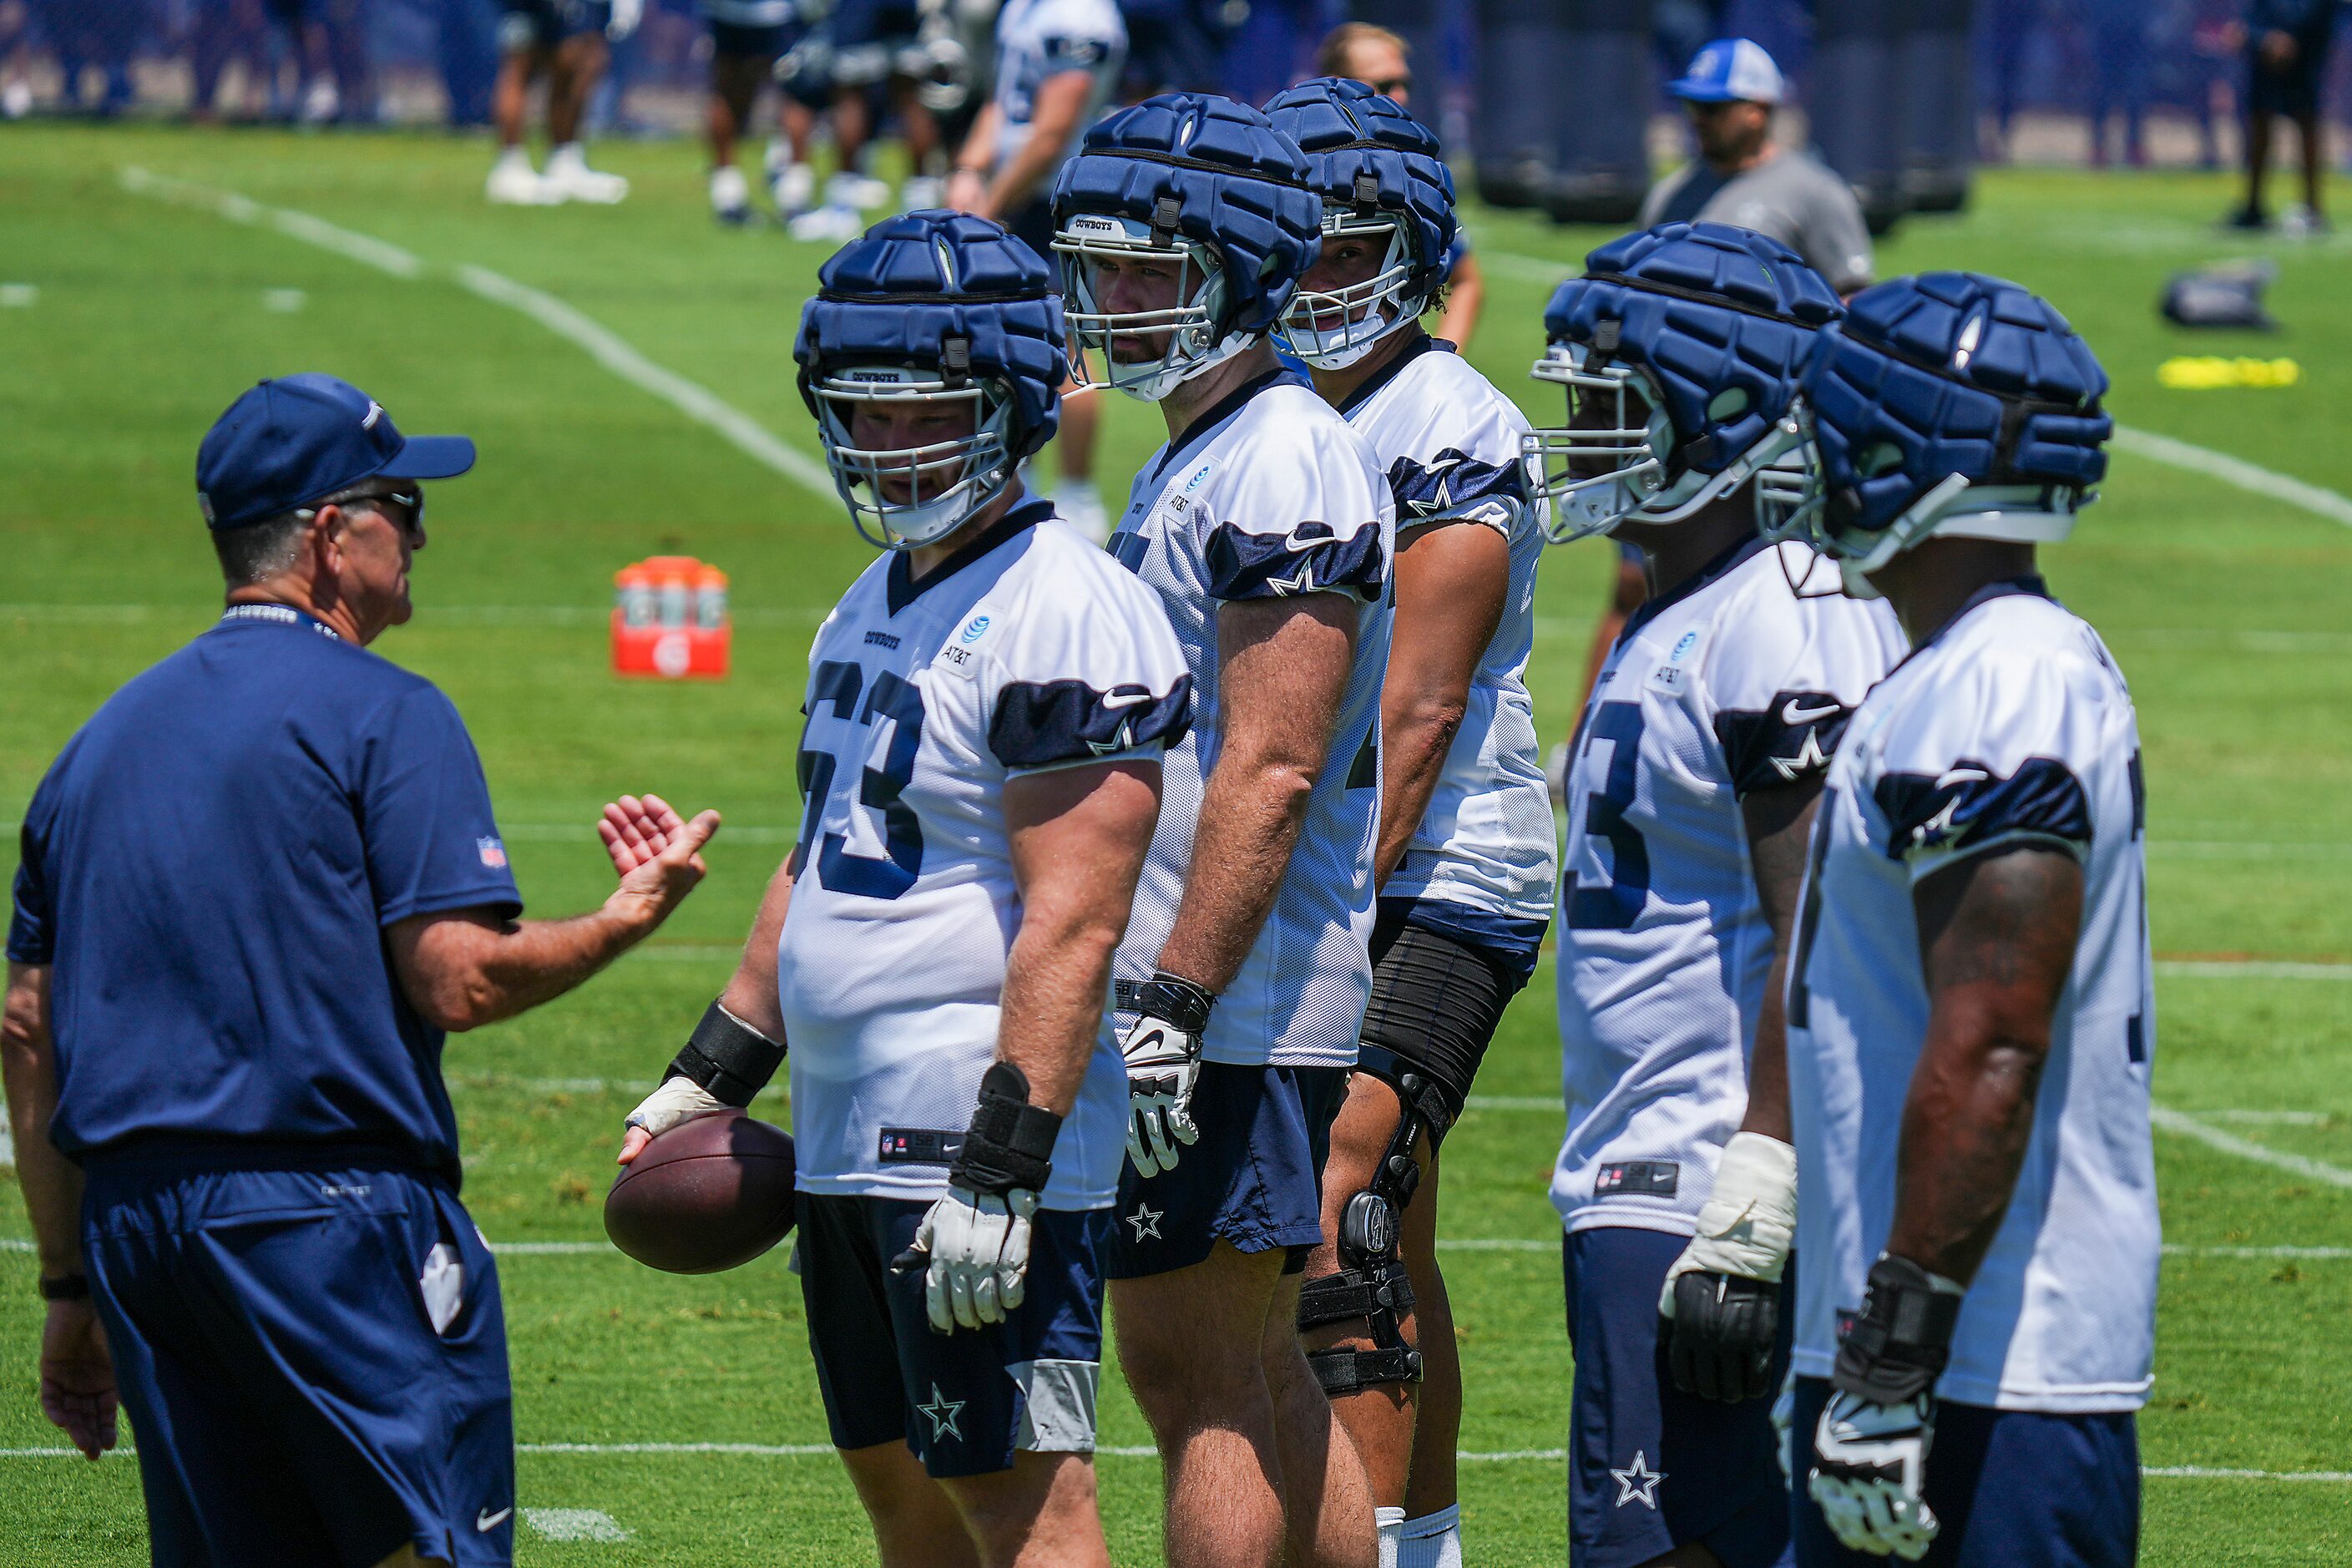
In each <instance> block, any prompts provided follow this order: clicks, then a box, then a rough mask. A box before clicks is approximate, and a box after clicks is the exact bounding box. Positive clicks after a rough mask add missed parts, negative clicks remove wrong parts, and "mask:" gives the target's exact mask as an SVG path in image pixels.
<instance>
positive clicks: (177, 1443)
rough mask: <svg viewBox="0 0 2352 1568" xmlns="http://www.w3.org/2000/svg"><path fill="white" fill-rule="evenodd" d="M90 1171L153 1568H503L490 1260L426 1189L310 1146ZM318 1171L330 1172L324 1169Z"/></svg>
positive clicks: (437, 1188) (498, 1355)
mask: <svg viewBox="0 0 2352 1568" xmlns="http://www.w3.org/2000/svg"><path fill="white" fill-rule="evenodd" d="M219 1159H220V1161H222V1162H226V1161H228V1160H232V1159H233V1160H236V1161H237V1162H239V1163H240V1164H249V1163H269V1164H272V1165H282V1164H298V1163H299V1164H301V1165H303V1166H304V1168H298V1169H268V1170H253V1169H205V1168H202V1167H201V1166H200V1165H197V1164H196V1163H194V1162H193V1161H189V1160H179V1161H166V1160H164V1159H162V1158H160V1157H158V1158H153V1159H148V1158H135V1159H134V1158H126V1157H122V1156H114V1157H110V1158H101V1159H94V1160H92V1161H90V1162H89V1185H88V1195H87V1197H86V1199H85V1201H84V1205H83V1211H82V1215H83V1219H82V1245H83V1249H84V1253H85V1256H86V1258H87V1260H88V1267H89V1279H90V1288H91V1293H92V1295H93V1296H94V1297H95V1299H96V1300H97V1303H98V1308H99V1312H100V1317H101V1318H102V1319H103V1321H105V1324H106V1333H107V1340H108V1342H109V1344H110V1345H111V1346H112V1348H113V1352H114V1371H115V1378H116V1382H117V1384H118V1386H119V1387H120V1389H121V1395H122V1404H123V1408H124V1409H125V1410H126V1411H127V1412H128V1413H129V1415H130V1417H131V1426H133V1427H134V1428H135V1429H136V1431H137V1434H138V1439H139V1475H140V1479H141V1482H142V1485H143V1486H144V1488H145V1490H146V1495H147V1528H148V1533H149V1535H150V1537H151V1538H152V1542H153V1553H154V1562H155V1563H156V1564H157V1568H182V1565H185V1568H216V1565H217V1564H222V1563H236V1564H237V1565H238V1568H277V1565H278V1564H283V1565H284V1568H321V1565H332V1564H341V1565H342V1568H374V1564H376V1563H381V1562H382V1561H383V1559H384V1558H386V1557H388V1556H390V1555H391V1554H392V1553H393V1552H396V1551H398V1550H400V1549H401V1547H403V1546H404V1545H406V1544H409V1543H411V1542H414V1543H415V1547H416V1550H417V1552H419V1553H420V1554H422V1555H423V1556H425V1557H428V1558H435V1559H438V1560H439V1561H441V1562H445V1563H459V1564H463V1565H465V1568H487V1565H492V1564H495V1565H498V1568H504V1565H505V1564H507V1563H510V1562H512V1561H513V1552H514V1500H515V1490H514V1419H513V1405H512V1396H511V1394H510V1393H509V1385H508V1381H507V1340H506V1320H505V1316H504V1314H503V1312H502V1311H501V1310H500V1309H499V1283H498V1269H497V1267H496V1266H495V1265H494V1264H493V1263H492V1262H491V1260H490V1252H489V1248H488V1247H486V1246H484V1245H483V1242H482V1238H481V1236H480V1234H479V1233H478V1232H477V1231H476V1230H475V1228H474V1222H473V1221H472V1220H471V1219H469V1218H467V1215H466V1211H465V1209H464V1208H463V1207H462V1206H460V1205H459V1204H458V1202H457V1194H456V1193H455V1191H454V1190H452V1189H451V1188H450V1187H449V1186H448V1184H446V1183H445V1182H443V1181H441V1180H439V1179H438V1178H436V1177H432V1176H428V1175H425V1174H422V1173H417V1172H414V1171H408V1170H400V1169H393V1168H386V1167H385V1166H383V1165H380V1164H369V1163H352V1161H353V1160H354V1156H353V1155H352V1153H351V1152H337V1151H331V1150H323V1151H320V1153H319V1154H318V1155H317V1157H315V1158H314V1159H310V1160H309V1161H307V1162H305V1161H303V1160H302V1159H301V1157H300V1156H298V1155H291V1154H289V1155H286V1156H284V1157H283V1158H282V1159H281V1158H277V1157H270V1158H268V1159H266V1160H260V1161H257V1157H256V1155H255V1152H253V1151H251V1150H249V1149H225V1150H224V1151H223V1152H222V1154H221V1155H220V1156H219ZM330 1162H334V1163H330Z"/></svg>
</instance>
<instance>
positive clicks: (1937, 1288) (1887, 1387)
mask: <svg viewBox="0 0 2352 1568" xmlns="http://www.w3.org/2000/svg"><path fill="white" fill-rule="evenodd" d="M1962 1300H1964V1298H1963V1297H1962V1296H1961V1295H1960V1293H1959V1292H1958V1291H1957V1290H1955V1289H1950V1287H1949V1282H1948V1281H1946V1282H1942V1283H1938V1281H1937V1279H1936V1277H1935V1276H1933V1275H1931V1274H1929V1273H1928V1272H1927V1270H1926V1269H1924V1268H1920V1267H1919V1266H1918V1265H1917V1264H1916V1263H1914V1262H1912V1261H1911V1260H1910V1259H1909V1258H1896V1257H1894V1256H1892V1255H1891V1254H1889V1255H1882V1256H1881V1257H1880V1258H1879V1259H1878V1261H1877V1262H1875V1263H1874V1264H1872V1265H1871V1266H1870V1279H1869V1283H1868V1285H1867V1286H1866V1287H1865V1288H1864V1291H1863V1298H1862V1310H1861V1312H1860V1313H1858V1314H1857V1315H1856V1316H1855V1317H1854V1319H1853V1321H1852V1322H1850V1323H1849V1324H1847V1325H1846V1329H1845V1331H1844V1333H1843V1335H1841V1336H1840V1337H1839V1340H1838V1352H1837V1363H1836V1366H1835V1368H1834V1370H1833V1371H1832V1373H1831V1381H1832V1383H1833V1384H1836V1385H1837V1387H1838V1388H1839V1390H1840V1391H1842V1392H1843V1393H1846V1394H1853V1396H1854V1397H1855V1398H1857V1399H1867V1400H1869V1401H1870V1402H1871V1403H1872V1404H1874V1405H1899V1404H1901V1403H1902V1402H1903V1401H1904V1400H1906V1399H1911V1398H1915V1397H1916V1396H1917V1395H1919V1394H1924V1393H1926V1392H1927V1390H1928V1389H1930V1388H1933V1387H1934V1386H1935V1385H1936V1379H1937V1378H1938V1377H1940V1376H1942V1375H1943V1373H1944V1363H1946V1362H1948V1360H1950V1359H1951V1353H1952V1331H1953V1330H1954V1329H1955V1328H1957V1327H1958V1324H1959V1321H1960V1302H1961V1301H1962Z"/></svg>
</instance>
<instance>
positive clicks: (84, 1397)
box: [0, 963, 116, 1459]
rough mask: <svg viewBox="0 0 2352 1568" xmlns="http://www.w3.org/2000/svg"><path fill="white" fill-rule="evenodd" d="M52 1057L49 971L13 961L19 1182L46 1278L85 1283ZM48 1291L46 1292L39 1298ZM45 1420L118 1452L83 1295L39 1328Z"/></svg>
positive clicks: (8, 1036)
mask: <svg viewBox="0 0 2352 1568" xmlns="http://www.w3.org/2000/svg"><path fill="white" fill-rule="evenodd" d="M57 1065H58V1064H57V1050H56V1045H55V1042H54V1041H53V1040H52V1039H51V1037H50V1035H49V966H48V965H47V964H45V963H10V964H9V965H8V994H7V1003H6V1010H5V1015H0V1086H5V1089H6V1091H7V1097H8V1130H9V1132H10V1134H11V1135H12V1136H13V1137H14V1138H15V1140H16V1179H17V1181H18V1183H19V1184H21V1185H22V1186H23V1187H24V1189H25V1210H26V1214H27V1215H30V1216H31V1219H32V1222H33V1246H34V1249H35V1255H36V1257H37V1259H38V1261H39V1267H40V1277H41V1279H43V1280H45V1281H66V1280H78V1279H81V1278H82V1260H81V1240H80V1236H81V1172H80V1171H79V1170H78V1169H76V1168H75V1166H74V1165H73V1164H72V1163H69V1162H68V1160H67V1159H66V1157H65V1156H64V1155H62V1154H60V1153H58V1151H57V1147H56V1145H54V1144H52V1143H51V1142H49V1118H50V1116H51V1114H52V1113H53V1112H54V1111H55V1110H57V1104H58V1075H57ZM44 1294H47V1292H46V1291H45V1292H44ZM40 1383H41V1388H40V1395H41V1414H42V1415H46V1416H47V1417H48V1418H49V1420H50V1421H51V1422H52V1423H53V1424H55V1425H56V1426H58V1428H59V1429H60V1430H61V1431H63V1432H64V1433H65V1435H66V1436H68V1437H69V1438H70V1439H72V1441H73V1446H74V1447H77V1448H79V1449H80V1450H81V1451H82V1453H83V1454H84V1455H85V1456H87V1457H88V1458H92V1459H95V1458H98V1457H99V1456H100V1454H102V1453H104V1452H106V1450H108V1449H109V1448H111V1447H114V1435H115V1405H116V1394H115V1387H114V1361H113V1357H112V1356H111V1355H110V1353H109V1352H108V1350H107V1344H106V1331H105V1330H104V1329H103V1328H101V1327H100V1324H99V1321H98V1311H97V1309H96V1308H95V1307H93V1306H92V1305H91V1304H90V1300H89V1293H88V1291H87V1290H84V1291H83V1292H82V1293H81V1294H79V1295H78V1296H66V1297H61V1298H59V1299H57V1300H51V1301H50V1302H49V1306H48V1314H47V1321H45V1322H44V1323H43V1324H42V1328H41V1371H40Z"/></svg>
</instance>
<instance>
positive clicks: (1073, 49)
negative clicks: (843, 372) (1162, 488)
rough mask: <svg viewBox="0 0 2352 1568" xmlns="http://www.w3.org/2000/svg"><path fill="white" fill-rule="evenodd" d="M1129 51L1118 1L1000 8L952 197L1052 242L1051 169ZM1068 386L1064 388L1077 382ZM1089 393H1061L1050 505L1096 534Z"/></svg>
mask: <svg viewBox="0 0 2352 1568" xmlns="http://www.w3.org/2000/svg"><path fill="white" fill-rule="evenodd" d="M1126 59H1127V26H1126V24H1125V23H1124V22H1122V21H1121V20H1120V19H1119V14H1118V5H1115V4H1113V0H1009V3H1008V4H1007V5H1005V7H1004V9H1003V10H1002V11H1000V12H998V13H997V15H996V90H995V92H994V94H993V95H992V97H991V98H990V99H989V100H988V102H987V103H986V104H985V105H983V106H982V109H981V111H980V113H979V115H978V117H977V118H975V119H974V120H973V121H972V127H971V134H970V135H969V136H967V137H965V138H964V143H963V146H962V147H961V149H960V150H959V151H958V152H957V153H956V160H955V173H954V174H952V175H951V176H950V178H949V181H948V191H947V203H948V205H950V206H951V207H959V208H961V209H962V210H963V211H965V212H971V213H978V214H979V215H980V216H982V217H992V218H995V219H997V220H998V221H1000V222H1002V223H1003V225H1004V226H1006V227H1008V228H1010V229H1011V230H1012V231H1013V233H1014V234H1016V235H1019V236H1020V237H1022V238H1023V239H1024V240H1026V241H1027V242H1028V243H1029V244H1031V245H1032V246H1034V247H1036V249H1037V250H1038V252H1039V253H1040V254H1045V253H1046V252H1048V251H1050V250H1051V249H1052V247H1053V244H1054V201H1053V197H1054V177H1055V175H1056V174H1059V173H1060V172H1061V168H1062V165H1063V164H1064V163H1066V162H1068V160H1069V157H1070V154H1072V153H1075V152H1076V151H1077V147H1078V138H1080V137H1081V136H1083V135H1085V134H1086V131H1087V126H1089V125H1091V124H1093V123H1094V121H1096V119H1097V117H1098V116H1100V115H1101V113H1102V109H1103V105H1104V103H1105V102H1107V101H1108V100H1109V98H1110V94H1111V89H1113V88H1115V87H1117V86H1118V73H1119V68H1120V67H1121V65H1122V64H1124V63H1125V61H1126ZM1075 390H1076V388H1075V386H1066V387H1065V388H1064V391H1065V392H1066V393H1068V392H1072V391H1075ZM1101 413H1102V411H1101V407H1100V405H1099V404H1098V402H1097V399H1096V398H1095V397H1094V396H1093V395H1091V394H1088V395H1084V396H1078V397H1070V396H1065V398H1064V399H1063V403H1062V433H1061V436H1060V437H1059V438H1058V442H1057V445H1056V446H1055V452H1056V454H1057V455H1058V456H1059V457H1060V458H1061V468H1062V473H1061V481H1060V483H1058V484H1057V485H1055V489H1054V506H1055V510H1058V511H1059V512H1060V513H1061V514H1062V516H1063V517H1064V518H1066V520H1068V521H1069V522H1070V523H1071V524H1072V525H1073V526H1074V527H1076V528H1077V529H1078V531H1081V532H1083V533H1087V534H1089V535H1091V536H1092V537H1094V538H1095V539H1096V540H1097V541H1100V540H1104V539H1108V537H1109V536H1110V518H1109V516H1108V513H1107V512H1106V511H1105V510H1104V509H1103V503H1102V497H1101V495H1100V493H1099V492H1097V490H1096V489H1095V477H1094V475H1095V469H1094V454H1095V426H1096V423H1097V420H1099V419H1100V417H1101Z"/></svg>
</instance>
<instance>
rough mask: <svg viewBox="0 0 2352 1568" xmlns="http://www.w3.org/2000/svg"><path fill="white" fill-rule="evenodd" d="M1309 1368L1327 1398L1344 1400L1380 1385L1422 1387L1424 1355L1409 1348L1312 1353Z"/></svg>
mask: <svg viewBox="0 0 2352 1568" xmlns="http://www.w3.org/2000/svg"><path fill="white" fill-rule="evenodd" d="M1307 1365H1308V1366H1309V1367H1310V1368H1312V1369H1313V1370H1314V1373H1315V1381H1316V1382H1318V1383H1319V1384H1322V1385H1323V1393H1324V1396H1325V1397H1326V1398H1329V1399H1344V1398H1346V1397H1347V1396H1348V1395H1349V1394H1359V1393H1361V1392H1362V1391H1363V1390H1365V1389H1367V1388H1370V1387H1371V1386H1372V1385H1373V1384H1380V1383H1419V1382H1420V1381H1421V1352H1419V1351H1417V1350H1414V1349H1412V1347H1411V1346H1409V1345H1398V1346H1391V1347H1388V1348H1385V1349H1381V1350H1370V1351H1350V1350H1328V1351H1308V1352H1307Z"/></svg>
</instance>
